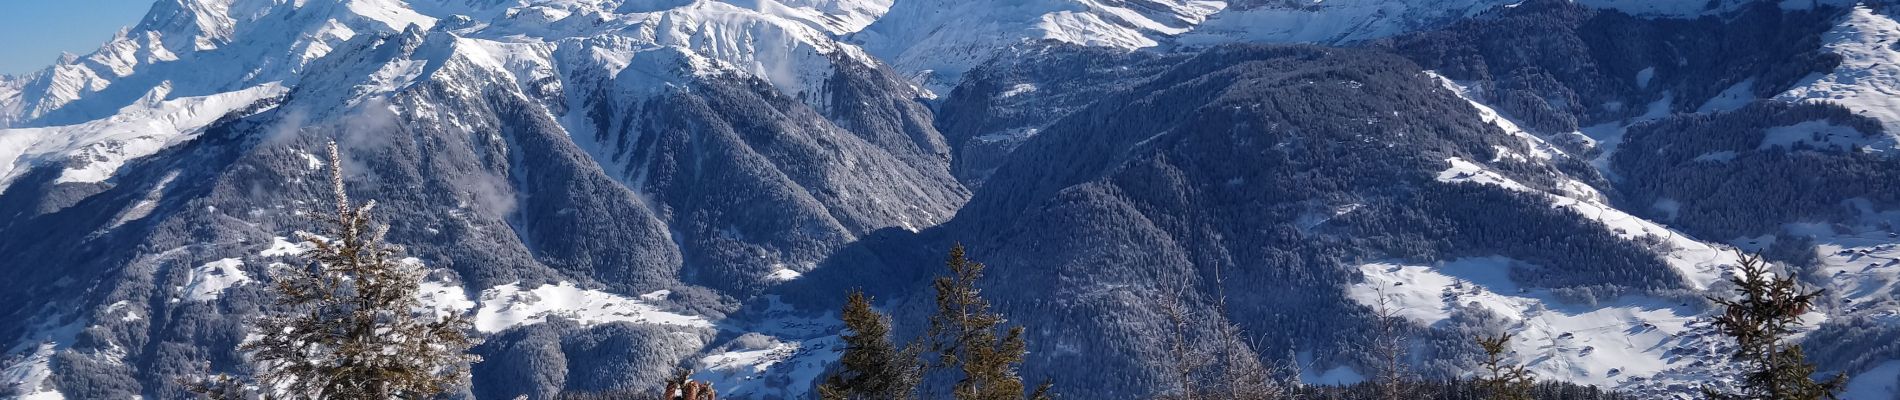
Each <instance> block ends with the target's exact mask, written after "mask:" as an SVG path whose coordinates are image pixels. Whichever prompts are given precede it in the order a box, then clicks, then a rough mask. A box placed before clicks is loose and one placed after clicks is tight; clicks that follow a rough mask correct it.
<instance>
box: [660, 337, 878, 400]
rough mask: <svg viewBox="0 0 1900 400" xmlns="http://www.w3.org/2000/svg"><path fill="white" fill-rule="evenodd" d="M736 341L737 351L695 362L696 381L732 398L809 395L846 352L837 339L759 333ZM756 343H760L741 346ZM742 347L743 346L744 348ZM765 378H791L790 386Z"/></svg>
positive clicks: (714, 355)
mask: <svg viewBox="0 0 1900 400" xmlns="http://www.w3.org/2000/svg"><path fill="white" fill-rule="evenodd" d="M749 336H751V337H749V338H748V337H742V338H741V339H735V340H734V341H733V342H734V344H735V346H733V347H734V348H730V349H726V350H725V351H720V352H716V353H712V354H708V355H706V356H705V357H701V358H700V359H699V360H697V361H695V362H694V365H695V367H694V370H695V371H698V372H697V373H695V374H694V375H693V378H694V379H698V380H702V381H706V382H709V383H712V384H713V387H714V388H716V389H718V390H719V392H720V394H721V395H725V396H730V397H733V398H770V397H771V396H772V395H774V394H776V395H779V396H782V397H784V398H794V397H795V396H797V395H800V394H804V393H809V392H810V391H811V388H810V386H809V384H810V383H812V382H817V381H818V380H819V378H821V375H822V374H824V373H825V371H826V368H828V367H830V366H831V365H832V364H833V363H835V362H837V360H838V358H839V356H841V355H842V352H843V350H844V341H843V340H841V339H839V337H838V336H836V335H833V336H823V337H817V338H811V339H805V340H787V339H781V338H776V337H770V336H763V335H759V334H756V333H755V334H750V335H749ZM745 341H754V342H759V343H741V342H745ZM741 344H743V345H741ZM766 376H779V377H788V378H790V379H789V380H786V381H782V382H791V383H792V385H791V387H787V386H786V385H783V384H781V383H780V382H781V381H779V380H775V379H773V380H768V379H763V378H764V377H766Z"/></svg>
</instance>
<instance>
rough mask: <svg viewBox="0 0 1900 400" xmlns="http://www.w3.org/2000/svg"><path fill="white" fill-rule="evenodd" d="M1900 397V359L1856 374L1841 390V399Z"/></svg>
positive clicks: (1887, 398) (1881, 399)
mask: <svg viewBox="0 0 1900 400" xmlns="http://www.w3.org/2000/svg"><path fill="white" fill-rule="evenodd" d="M1896 398H1900V360H1894V361H1888V362H1885V363H1881V364H1880V365H1879V366H1875V367H1874V368H1873V369H1870V370H1867V371H1866V372H1862V373H1860V374H1859V375H1855V376H1854V379H1850V380H1848V381H1847V388H1845V389H1843V390H1841V400H1891V399H1896Z"/></svg>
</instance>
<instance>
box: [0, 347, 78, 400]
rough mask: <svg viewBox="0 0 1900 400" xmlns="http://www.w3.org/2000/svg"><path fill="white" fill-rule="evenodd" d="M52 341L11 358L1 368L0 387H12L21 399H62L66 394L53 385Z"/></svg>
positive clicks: (54, 348)
mask: <svg viewBox="0 0 1900 400" xmlns="http://www.w3.org/2000/svg"><path fill="white" fill-rule="evenodd" d="M54 350H56V347H55V345H54V344H53V343H52V342H45V343H40V345H39V347H37V348H35V349H34V350H33V352H32V353H30V354H24V355H23V356H22V357H21V358H19V359H15V360H10V361H11V362H10V363H8V364H6V366H5V368H0V385H4V386H0V387H8V388H11V390H10V392H12V393H17V394H19V397H18V398H19V399H20V400H62V399H65V398H66V396H65V395H62V394H60V393H59V390H58V389H57V388H55V387H54V386H53V382H52V377H53V368H52V358H53V352H54Z"/></svg>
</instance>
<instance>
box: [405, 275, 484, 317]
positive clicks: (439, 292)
mask: <svg viewBox="0 0 1900 400" xmlns="http://www.w3.org/2000/svg"><path fill="white" fill-rule="evenodd" d="M416 299H417V300H419V301H421V302H422V305H423V306H424V307H428V308H429V309H431V310H435V312H436V315H438V316H444V315H456V314H462V313H466V312H468V310H471V309H474V308H475V302H474V301H472V300H469V299H468V293H466V291H464V290H462V285H457V284H454V283H452V282H443V281H423V282H422V285H421V286H420V287H417V288H416Z"/></svg>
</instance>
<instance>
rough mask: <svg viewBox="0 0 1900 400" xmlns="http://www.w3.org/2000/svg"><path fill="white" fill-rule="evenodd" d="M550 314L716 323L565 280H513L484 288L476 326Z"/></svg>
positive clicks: (596, 320) (585, 321)
mask: <svg viewBox="0 0 1900 400" xmlns="http://www.w3.org/2000/svg"><path fill="white" fill-rule="evenodd" d="M548 317H561V318H567V319H571V320H574V321H575V322H576V323H580V324H582V325H595V324H602V323H609V322H633V323H642V324H654V325H671V326H683V327H692V328H711V327H712V326H713V324H712V322H711V321H708V320H706V318H705V317H700V316H692V315H682V314H676V313H672V312H668V311H664V310H661V309H659V307H655V306H653V305H651V304H647V303H645V302H642V301H640V300H635V299H629V298H625V297H621V296H620V295H616V294H613V293H607V292H602V291H598V290H588V289H581V288H580V287H578V286H574V284H573V283H569V282H561V283H559V284H550V285H541V287H538V288H534V289H530V290H522V289H521V288H520V285H519V284H513V283H511V284H507V285H501V286H496V287H493V288H489V289H488V290H484V291H482V296H481V308H480V309H479V310H477V311H476V312H475V329H476V330H480V331H482V332H500V331H503V330H507V329H508V328H513V327H516V326H521V325H530V324H537V323H541V322H544V321H547V318H548Z"/></svg>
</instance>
